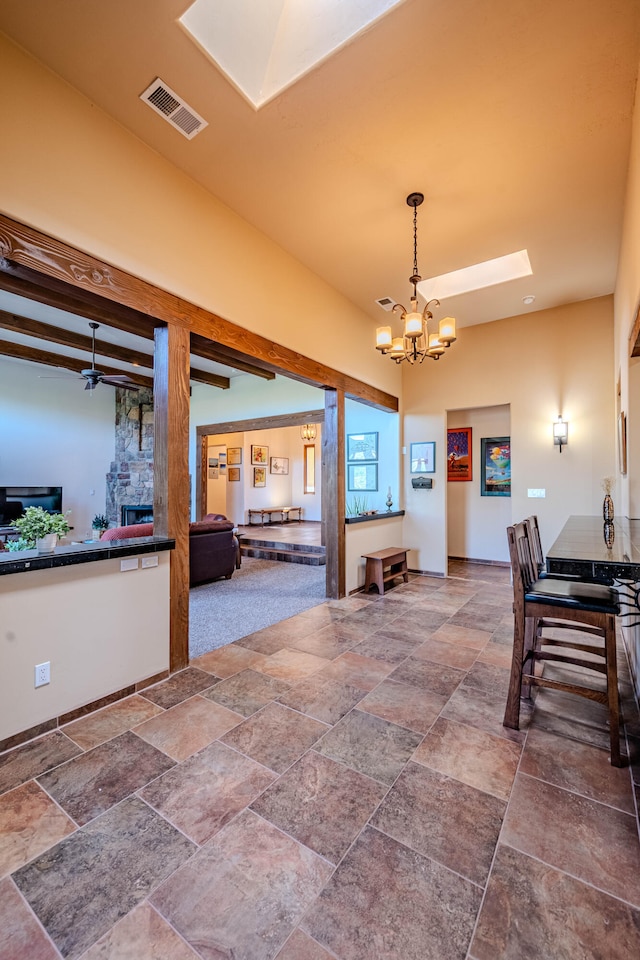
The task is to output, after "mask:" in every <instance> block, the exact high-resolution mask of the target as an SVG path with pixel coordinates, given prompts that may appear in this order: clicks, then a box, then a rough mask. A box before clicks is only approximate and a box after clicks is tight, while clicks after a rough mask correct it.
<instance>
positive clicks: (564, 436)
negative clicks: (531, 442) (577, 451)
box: [553, 416, 569, 453]
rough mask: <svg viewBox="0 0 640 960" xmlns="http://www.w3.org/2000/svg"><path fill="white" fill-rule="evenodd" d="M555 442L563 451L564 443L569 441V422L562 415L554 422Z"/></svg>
mask: <svg viewBox="0 0 640 960" xmlns="http://www.w3.org/2000/svg"><path fill="white" fill-rule="evenodd" d="M553 442H554V443H555V445H556V446H557V447H560V453H562V445H563V444H567V443H568V442H569V424H568V423H567V421H566V420H563V419H562V417H560V416H559V417H558V419H557V420H556V421H555V423H554V424H553Z"/></svg>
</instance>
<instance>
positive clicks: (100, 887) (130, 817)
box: [0, 564, 640, 960]
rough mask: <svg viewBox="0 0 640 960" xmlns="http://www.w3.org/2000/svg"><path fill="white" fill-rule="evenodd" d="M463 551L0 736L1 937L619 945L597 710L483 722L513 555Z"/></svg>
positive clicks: (501, 687)
mask: <svg viewBox="0 0 640 960" xmlns="http://www.w3.org/2000/svg"><path fill="white" fill-rule="evenodd" d="M465 567H466V569H462V568H460V569H459V570H458V572H459V573H460V574H461V575H460V576H458V577H455V578H454V577H449V578H447V579H437V578H432V577H412V578H411V579H410V581H409V583H407V584H402V583H401V584H399V585H398V586H396V587H395V588H394V589H392V590H389V591H388V592H387V593H386V594H385V596H384V597H378V596H377V595H375V594H371V595H370V596H369V597H364V596H363V595H361V594H360V595H354V596H353V597H350V598H346V599H344V600H340V601H328V602H327V603H323V604H321V605H320V606H317V607H314V608H312V609H310V610H307V611H305V612H304V613H301V614H299V615H297V616H295V617H292V618H290V619H289V620H285V621H283V622H282V623H279V624H276V625H275V626H272V627H268V628H266V629H263V630H261V631H259V632H257V633H255V634H252V635H251V636H248V637H244V638H243V639H242V640H240V641H237V642H236V643H233V644H230V645H229V646H226V647H223V648H221V649H219V650H215V651H213V652H212V653H209V654H206V655H205V656H203V657H201V658H200V659H198V660H195V661H193V662H192V664H191V666H190V667H189V668H188V669H187V670H185V671H182V672H181V673H179V674H176V675H174V676H173V677H171V678H170V679H169V680H166V681H164V682H163V683H160V684H157V685H156V686H154V687H149V688H147V689H145V690H143V691H142V692H141V693H139V694H136V695H135V696H132V697H129V698H128V699H127V700H124V701H120V702H119V703H116V704H113V705H111V706H108V707H106V708H104V709H103V710H101V711H99V712H97V713H95V714H91V715H89V716H86V717H82V718H80V719H77V720H75V721H74V722H72V723H70V724H68V725H67V726H65V727H63V728H61V729H60V730H57V731H54V732H51V733H48V734H46V735H45V736H43V737H41V738H40V739H39V740H35V741H32V742H31V743H29V744H26V745H24V746H22V747H19V748H16V749H15V750H14V751H12V752H9V753H6V754H5V755H3V756H2V757H0V791H2V795H1V796H0V876H1V877H3V879H1V880H0V957H2V960H18V958H21V960H22V958H25V957H29V960H54V958H59V957H60V956H63V957H65V958H72V960H78V958H80V957H82V960H124V958H127V960H128V958H134V957H135V960H157V958H158V957H162V958H166V960H197V958H201V960H222V958H229V957H234V958H235V957H237V958H239V960H274V958H277V960H336V958H337V960H465V958H468V960H471V958H473V960H500V958H511V960H522V958H524V957H527V958H528V960H538V958H540V960H542V958H545V960H559V958H567V960H573V958H576V957H583V956H589V957H602V958H605V957H606V958H607V960H627V958H629V957H631V956H637V955H640V847H639V844H638V832H637V823H636V816H635V805H634V796H633V788H632V779H631V775H630V770H629V768H626V769H622V770H620V769H615V768H612V767H611V766H610V765H609V762H608V755H607V752H606V746H607V732H606V729H605V726H604V716H603V709H602V708H601V707H600V706H599V705H597V704H593V703H591V702H587V701H582V700H581V701H577V699H576V698H573V697H569V696H565V695H558V694H555V695H554V693H552V692H550V691H547V690H541V691H540V692H539V694H538V697H537V700H536V704H535V709H534V710H533V713H531V711H529V712H528V713H527V714H526V715H525V716H524V717H523V724H522V730H521V731H519V732H518V731H512V730H507V729H505V728H504V727H503V726H502V714H503V710H504V701H505V694H506V687H507V681H508V666H509V663H510V647H511V642H512V623H511V612H510V611H511V600H512V594H511V588H510V586H509V571H508V570H506V569H504V568H499V567H492V568H490V569H489V570H485V569H484V565H476V564H473V565H472V564H469V565H465ZM490 575H491V579H477V577H478V576H486V577H487V578H488V577H489V576H490ZM621 656H622V654H621ZM620 675H621V694H622V698H623V708H624V712H625V719H626V721H627V728H628V733H630V734H632V735H633V736H630V737H629V745H630V746H631V747H632V748H633V749H635V750H636V754H634V756H635V757H636V759H635V766H634V768H633V769H634V770H635V776H636V784H637V787H636V790H637V788H638V786H640V764H639V763H638V760H637V747H638V744H639V743H640V741H639V740H638V739H637V738H638V736H639V735H640V724H639V722H638V714H637V710H636V708H635V703H634V701H633V698H632V696H631V688H630V684H629V679H628V672H627V671H626V670H625V668H624V664H622V663H621V670H620ZM523 714H524V711H523ZM634 738H635V739H634Z"/></svg>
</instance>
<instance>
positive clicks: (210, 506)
mask: <svg viewBox="0 0 640 960" xmlns="http://www.w3.org/2000/svg"><path fill="white" fill-rule="evenodd" d="M221 453H222V454H224V455H225V456H224V458H223V461H222V462H223V463H224V464H226V462H227V459H226V453H227V445H226V442H225V443H221V442H220V441H219V440H218V439H216V440H215V442H214V439H213V438H212V437H209V444H208V447H207V464H206V471H207V504H206V511H205V512H206V513H221V514H223V515H224V516H225V517H226V516H228V514H227V470H226V467H225V468H224V469H221V468H220V454H221ZM210 459H214V460H217V461H218V468H217V469H218V476H217V477H214V478H211V477H210V476H209V460H210Z"/></svg>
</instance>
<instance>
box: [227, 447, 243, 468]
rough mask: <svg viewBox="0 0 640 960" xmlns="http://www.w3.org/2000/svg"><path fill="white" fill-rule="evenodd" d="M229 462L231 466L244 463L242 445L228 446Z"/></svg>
mask: <svg viewBox="0 0 640 960" xmlns="http://www.w3.org/2000/svg"><path fill="white" fill-rule="evenodd" d="M227 463H228V464H229V466H231V465H232V464H233V465H234V466H235V465H236V464H238V463H242V447H227Z"/></svg>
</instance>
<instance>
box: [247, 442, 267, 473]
mask: <svg viewBox="0 0 640 960" xmlns="http://www.w3.org/2000/svg"><path fill="white" fill-rule="evenodd" d="M268 463H269V447H263V446H261V445H260V444H259V443H252V444H251V465H252V466H259V465H260V464H263V465H264V466H265V467H266V465H267V464H268Z"/></svg>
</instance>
